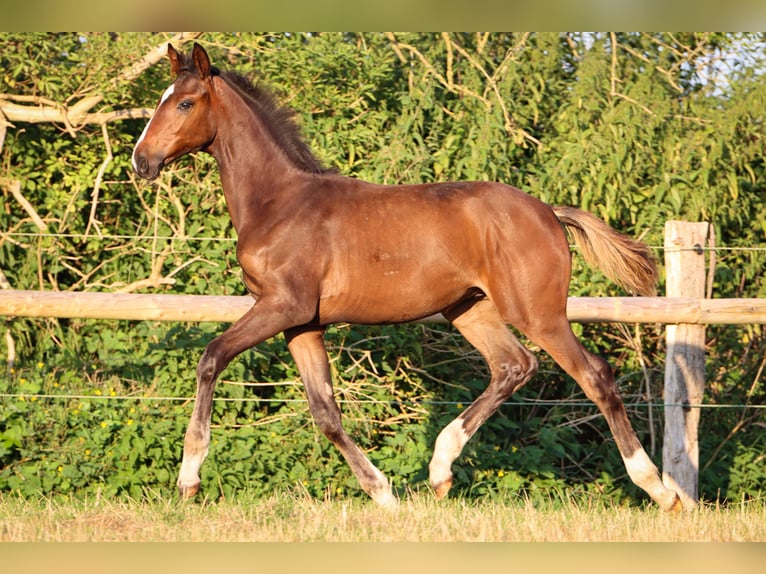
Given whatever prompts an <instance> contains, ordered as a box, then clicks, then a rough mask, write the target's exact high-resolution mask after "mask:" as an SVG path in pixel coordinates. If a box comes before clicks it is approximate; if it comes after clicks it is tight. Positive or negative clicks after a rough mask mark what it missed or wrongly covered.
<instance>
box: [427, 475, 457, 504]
mask: <svg viewBox="0 0 766 574" xmlns="http://www.w3.org/2000/svg"><path fill="white" fill-rule="evenodd" d="M432 487H433V489H434V494H435V495H436V500H441V499H442V498H444V497H445V496H447V493H448V492H449V491H450V488H452V478H448V479H447V480H443V481H441V482H440V483H439V484H434V485H432Z"/></svg>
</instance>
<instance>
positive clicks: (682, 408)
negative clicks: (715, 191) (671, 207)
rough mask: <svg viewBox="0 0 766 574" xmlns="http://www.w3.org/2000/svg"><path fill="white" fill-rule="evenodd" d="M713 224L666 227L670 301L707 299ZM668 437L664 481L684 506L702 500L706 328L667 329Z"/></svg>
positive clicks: (681, 325) (671, 224)
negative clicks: (707, 263)
mask: <svg viewBox="0 0 766 574" xmlns="http://www.w3.org/2000/svg"><path fill="white" fill-rule="evenodd" d="M709 228H710V224H708V223H689V222H684V221H668V222H666V224H665V270H666V282H667V283H666V285H667V286H666V288H667V293H666V295H667V296H668V297H689V298H696V299H703V298H704V297H705V250H704V249H703V248H704V247H705V244H706V241H707V238H708V233H709ZM665 340H666V343H667V357H666V359H665V434H664V442H663V447H662V479H663V482H664V483H665V485H666V486H667V487H668V488H672V489H673V490H675V491H676V492H678V494H679V496H680V497H681V500H682V502H683V503H684V506H685V507H687V508H693V507H694V506H696V504H697V501H698V498H699V496H698V475H699V442H698V438H697V436H698V427H699V418H700V409H699V408H696V407H694V406H693V405H699V404H701V403H702V395H703V391H704V389H705V325H704V324H688V323H679V324H669V325H668V326H667V327H666V331H665Z"/></svg>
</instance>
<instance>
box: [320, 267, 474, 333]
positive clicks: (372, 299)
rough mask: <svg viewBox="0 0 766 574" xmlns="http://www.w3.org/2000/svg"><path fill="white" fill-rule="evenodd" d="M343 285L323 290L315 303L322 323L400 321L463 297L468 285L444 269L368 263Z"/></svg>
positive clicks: (432, 312)
mask: <svg viewBox="0 0 766 574" xmlns="http://www.w3.org/2000/svg"><path fill="white" fill-rule="evenodd" d="M342 283H343V287H342V288H340V289H338V288H336V289H332V290H329V292H325V293H324V294H323V295H322V297H321V299H320V303H319V317H320V321H321V322H323V323H337V322H348V323H361V324H381V323H403V322H407V321H413V320H415V319H420V318H423V317H427V316H429V315H433V314H435V313H439V312H440V311H442V310H443V309H444V308H446V307H449V306H450V305H452V304H454V303H455V302H456V301H458V300H460V299H461V298H462V297H464V296H465V294H466V292H467V291H469V290H470V289H471V284H470V282H469V281H467V280H465V278H462V277H460V274H458V273H455V272H454V271H451V270H448V269H440V270H437V269H433V268H431V269H429V266H428V265H425V266H417V270H416V271H413V270H412V269H410V268H409V267H408V269H406V270H405V269H402V268H400V267H397V266H396V265H381V266H374V265H373V266H369V267H368V268H367V270H366V272H364V273H363V274H355V278H354V279H353V280H348V281H343V282H342Z"/></svg>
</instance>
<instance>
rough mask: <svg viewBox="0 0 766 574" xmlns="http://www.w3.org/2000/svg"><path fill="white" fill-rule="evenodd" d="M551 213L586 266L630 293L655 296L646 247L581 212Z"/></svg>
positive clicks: (557, 209)
mask: <svg viewBox="0 0 766 574" xmlns="http://www.w3.org/2000/svg"><path fill="white" fill-rule="evenodd" d="M553 212H554V213H555V214H556V217H558V219H559V221H560V222H561V223H562V225H563V226H564V228H565V229H566V230H567V231H568V232H569V234H570V236H571V238H572V241H573V242H574V244H575V245H577V246H578V247H579V248H580V251H581V253H582V255H583V258H584V259H585V261H586V262H587V263H588V264H589V265H591V266H593V267H597V268H599V269H601V270H602V271H603V272H604V274H605V275H606V276H607V277H609V279H611V280H612V281H614V282H615V283H617V284H618V285H620V286H621V287H622V288H624V289H625V290H626V291H628V292H630V293H636V294H638V295H644V296H647V297H649V296H652V295H655V294H656V292H657V290H656V285H657V262H656V260H655V258H654V256H653V254H652V252H651V250H650V249H649V246H648V245H646V244H644V243H642V242H640V241H636V240H635V239H631V238H630V237H627V236H625V235H622V234H621V233H618V232H617V231H615V230H614V229H612V228H611V227H609V226H608V225H607V224H606V223H604V222H603V221H601V220H600V219H599V218H598V217H596V216H595V215H591V214H590V213H588V212H586V211H583V210H581V209H577V208H575V207H554V208H553Z"/></svg>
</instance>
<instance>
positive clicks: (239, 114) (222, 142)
mask: <svg viewBox="0 0 766 574" xmlns="http://www.w3.org/2000/svg"><path fill="white" fill-rule="evenodd" d="M215 81H216V87H217V92H218V95H219V97H218V99H219V103H220V105H219V106H217V107H218V112H217V113H218V115H219V117H218V120H217V124H218V127H217V131H216V136H215V139H214V141H213V143H212V144H211V145H210V147H209V148H208V151H209V152H210V153H211V154H212V155H213V157H214V158H215V160H216V163H217V164H218V170H219V172H220V174H221V184H222V186H223V191H224V195H225V197H226V203H227V206H228V209H229V214H230V216H231V219H232V223H233V224H234V227H235V229H236V230H237V232H238V233H239V229H240V225H242V224H243V223H244V221H246V220H250V219H252V218H253V217H257V215H258V212H259V207H260V206H261V205H263V204H265V203H266V202H268V201H269V200H270V199H271V198H272V196H273V195H274V194H275V193H278V192H279V190H280V189H281V188H283V186H284V185H285V183H284V182H286V181H287V180H288V179H289V178H290V177H291V175H293V174H294V173H295V172H296V168H295V166H294V165H293V164H292V163H291V162H290V161H289V160H288V158H287V156H286V155H285V153H284V152H283V151H282V150H281V149H280V148H279V146H278V145H277V144H276V142H275V141H274V140H273V138H272V137H271V135H270V134H269V132H268V130H267V129H266V127H265V126H264V124H263V122H262V121H261V119H260V118H259V117H258V115H257V114H256V113H255V112H253V111H252V110H251V109H250V107H249V106H248V105H247V104H246V103H245V102H244V101H243V99H242V97H241V96H240V95H239V94H238V93H237V92H236V91H235V90H234V89H233V88H231V87H230V86H229V85H228V84H226V82H225V81H224V80H222V79H221V78H216V79H215Z"/></svg>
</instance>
